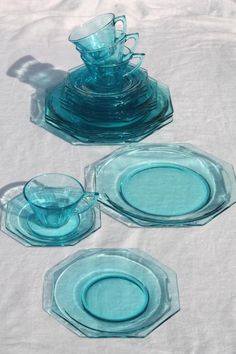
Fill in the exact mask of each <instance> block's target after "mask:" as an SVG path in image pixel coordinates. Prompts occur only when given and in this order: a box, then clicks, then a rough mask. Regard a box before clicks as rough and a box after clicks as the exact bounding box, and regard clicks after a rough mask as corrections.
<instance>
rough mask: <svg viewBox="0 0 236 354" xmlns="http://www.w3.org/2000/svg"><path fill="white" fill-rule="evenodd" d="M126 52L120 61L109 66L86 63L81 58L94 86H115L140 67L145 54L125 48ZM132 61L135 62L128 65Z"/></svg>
mask: <svg viewBox="0 0 236 354" xmlns="http://www.w3.org/2000/svg"><path fill="white" fill-rule="evenodd" d="M126 50H127V53H125V54H124V57H123V58H122V60H120V61H117V62H114V63H111V64H105V65H104V64H94V63H90V62H87V61H86V59H85V58H83V60H84V63H85V65H86V67H87V69H88V71H89V73H90V75H91V76H92V77H93V80H94V82H95V85H97V86H106V88H107V87H111V86H112V87H114V86H117V85H119V83H120V82H122V80H123V78H124V77H125V76H128V75H130V74H131V73H133V72H135V71H136V70H137V69H138V68H139V67H140V66H141V65H142V62H143V60H144V56H145V54H143V53H132V52H131V50H130V49H129V48H126ZM132 60H136V61H137V63H136V64H135V65H133V66H131V65H130V64H132Z"/></svg>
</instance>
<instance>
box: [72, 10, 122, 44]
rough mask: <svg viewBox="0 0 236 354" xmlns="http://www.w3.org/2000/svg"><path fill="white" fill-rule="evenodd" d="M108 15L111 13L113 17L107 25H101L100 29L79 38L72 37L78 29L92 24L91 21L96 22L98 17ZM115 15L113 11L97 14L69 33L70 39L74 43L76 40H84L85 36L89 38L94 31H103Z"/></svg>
mask: <svg viewBox="0 0 236 354" xmlns="http://www.w3.org/2000/svg"><path fill="white" fill-rule="evenodd" d="M107 15H111V17H112V18H111V19H110V21H109V22H107V23H106V24H105V25H103V26H101V27H100V28H99V29H98V30H96V31H93V32H91V33H89V34H87V35H86V36H83V37H79V38H77V39H73V38H72V37H73V33H74V32H75V31H76V30H78V29H81V28H82V27H83V26H87V25H88V24H90V23H92V22H96V19H97V18H98V17H103V16H107ZM115 17H116V16H115V14H114V13H113V12H107V13H105V14H101V15H98V16H95V17H93V18H91V20H89V21H86V22H85V23H83V24H82V25H80V26H77V27H75V28H74V29H73V30H72V32H71V33H70V35H69V37H68V40H69V41H70V42H72V43H73V42H75V41H80V40H82V39H85V38H87V37H89V36H91V35H93V34H94V33H96V32H99V31H101V30H102V29H103V28H105V27H106V26H107V25H109V24H110V23H111V22H112V21H113V20H114V18H115Z"/></svg>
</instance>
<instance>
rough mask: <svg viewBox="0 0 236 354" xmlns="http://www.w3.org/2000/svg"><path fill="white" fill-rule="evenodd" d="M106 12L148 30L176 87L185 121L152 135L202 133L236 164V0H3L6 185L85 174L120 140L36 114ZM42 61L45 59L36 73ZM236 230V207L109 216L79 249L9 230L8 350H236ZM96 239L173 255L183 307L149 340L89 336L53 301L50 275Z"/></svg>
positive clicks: (197, 139)
mask: <svg viewBox="0 0 236 354" xmlns="http://www.w3.org/2000/svg"><path fill="white" fill-rule="evenodd" d="M103 12H114V13H116V14H117V15H120V14H126V16H127V21H128V28H129V32H131V31H138V32H139V33H140V42H139V51H140V52H145V53H146V58H145V62H144V65H143V66H144V67H145V68H146V69H148V71H149V74H150V75H151V76H153V77H155V78H157V79H158V80H160V81H163V82H165V83H167V84H168V85H169V87H170V89H171V93H172V99H173V105H174V108H175V114H174V122H173V123H171V124H169V125H168V126H166V127H164V128H163V129H161V130H160V131H157V132H156V133H154V134H152V135H151V136H149V137H148V138H147V139H145V140H144V142H154V143H155V142H156V143H160V142H161V143H166V142H185V143H186V142H187V143H192V144H195V145H197V146H199V147H200V148H201V149H204V150H206V151H207V152H209V153H212V154H214V155H215V156H217V157H219V158H221V159H224V160H226V161H228V162H230V163H232V164H234V165H235V166H236V154H235V149H236V123H235V112H236V100H235V97H236V85H235V76H236V75H235V74H236V69H235V67H236V66H235V65H236V25H235V24H236V23H235V22H236V21H235V14H236V5H235V2H234V1H233V0H232V1H231V0H224V1H220V0H208V1H207V0H202V1H194V0H181V1H178V2H177V1H173V0H156V1H155V0H145V1H140V0H129V1H127V0H126V1H125V0H120V1H114V0H110V1H108V0H93V1H90V0H87V1H86V0H80V1H79V0H41V1H38V0H22V1H17V0H9V1H2V2H1V3H0V14H1V17H0V29H1V44H0V53H1V65H0V75H1V82H0V107H1V108H0V112H1V113H0V119H1V129H0V144H1V173H0V186H1V187H4V186H6V185H8V184H12V183H14V182H17V181H26V180H28V179H29V178H31V177H32V176H34V175H37V174H40V173H42V172H46V171H47V172H63V173H67V174H70V175H72V176H75V177H77V178H78V179H80V180H81V182H83V170H84V167H85V166H86V165H88V164H90V163H92V162H94V161H96V160H97V159H100V158H101V157H102V156H104V155H105V154H108V153H109V152H111V151H112V150H114V149H115V148H116V147H114V146H104V147H99V148H98V147H88V146H87V147H85V146H79V147H76V146H72V145H70V144H68V143H67V142H65V141H63V140H61V139H59V138H58V137H56V136H54V135H52V134H50V133H48V132H47V131H45V130H43V129H41V128H39V127H37V126H36V125H34V124H32V123H30V121H29V118H30V101H31V95H32V94H33V93H34V92H35V91H37V92H40V90H43V87H44V84H45V83H44V81H43V80H45V77H44V76H43V74H42V73H43V72H44V73H45V71H47V70H49V71H50V70H55V71H56V73H57V74H58V76H60V74H63V72H62V71H67V70H68V69H69V68H72V67H75V66H77V65H78V64H79V63H80V62H81V61H80V59H79V55H78V53H77V52H76V50H75V49H74V47H73V46H72V45H71V43H69V42H68V41H67V37H68V34H69V33H70V30H71V29H72V28H73V27H74V26H75V25H77V24H79V23H80V22H81V21H84V20H87V19H89V18H90V17H93V16H95V15H97V14H100V13H103ZM25 56H26V58H25ZM22 58H23V59H22ZM18 60H20V62H19V61H18ZM16 61H18V64H17V65H16V67H13V68H12V65H13V64H14V63H15V62H16ZM30 61H31V62H32V61H33V62H34V63H38V66H37V65H36V67H34V70H33V72H32V73H31V74H32V75H29V76H27V75H26V74H25V69H26V67H25V66H24V65H25V63H26V62H30ZM21 64H22V65H21ZM48 64H50V65H51V66H50V65H48ZM10 67H11V69H10V70H9V68H10ZM36 69H37V70H36ZM35 70H36V71H35ZM36 74H37V75H36ZM40 75H42V77H40ZM235 237H236V218H235V207H234V206H233V207H232V208H230V209H229V210H227V211H225V212H224V213H223V214H221V215H220V216H218V217H217V218H216V219H214V220H213V221H211V222H210V223H209V224H207V225H205V226H203V227H196V228H179V229H174V228H172V229H171V228H167V229H142V228H137V229H129V228H128V227H126V226H125V225H123V224H121V223H119V222H118V221H116V220H113V219H111V218H110V217H108V216H106V215H104V214H103V215H102V228H101V229H100V230H99V231H98V232H96V233H95V234H93V235H91V236H90V237H88V238H86V239H85V240H83V241H82V242H81V243H79V244H77V245H76V246H74V247H67V248H66V247H65V248H50V249H49V248H26V247H24V246H22V245H21V244H19V243H18V242H16V241H14V240H13V239H12V238H10V237H8V236H6V235H5V234H3V233H1V237H0V264H1V268H0V269H1V277H0V289H1V290H0V319H1V320H0V353H1V354H16V353H17V354H20V353H22V354H39V353H40V354H54V353H57V354H65V353H66V354H75V353H76V354H77V353H86V354H94V353H99V354H100V353H103V354H108V353H109V354H118V353H122V354H128V353H130V352H135V353H137V354H139V353H140V354H141V353H149V354H154V353H155V354H156V353H158V354H222V353H224V354H235V353H236V281H235V272H236V261H235V259H236V257H235V254H236V242H235ZM91 247H135V248H141V249H142V250H144V251H146V252H147V253H149V254H150V255H151V256H153V257H156V258H157V259H159V260H160V261H161V262H163V263H164V264H166V265H169V267H171V268H172V269H174V270H175V271H176V272H177V274H178V281H179V290H180V300H181V311H180V312H179V313H178V314H176V315H175V316H174V317H172V318H171V319H169V320H168V321H167V322H165V323H164V324H163V325H162V326H160V327H159V328H158V329H157V330H155V331H154V332H152V333H151V334H150V335H149V336H148V337H146V338H144V339H99V340H94V339H93V340H91V339H87V338H79V337H77V336H76V335H75V334H73V333H72V332H70V331H69V330H68V329H66V328H65V327H64V326H62V325H61V324H60V323H58V322H57V321H56V320H54V319H53V318H52V317H50V316H49V315H48V314H47V313H45V312H44V311H42V306H41V301H42V300H41V299H42V284H43V277H44V274H45V272H46V271H47V269H49V268H51V267H52V266H53V265H54V264H56V263H58V262H59V261H60V260H62V259H63V258H65V257H66V256H68V255H70V254H72V253H74V252H75V251H77V250H79V249H84V248H91Z"/></svg>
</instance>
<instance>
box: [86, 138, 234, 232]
mask: <svg viewBox="0 0 236 354" xmlns="http://www.w3.org/2000/svg"><path fill="white" fill-rule="evenodd" d="M86 183H87V188H89V189H90V190H96V191H97V192H99V195H100V197H99V200H100V202H101V204H102V205H103V209H104V211H106V212H107V213H108V214H110V215H112V216H114V217H116V218H117V219H118V220H120V221H123V222H125V223H127V224H129V225H130V226H133V225H136V224H138V225H140V226H190V225H201V224H204V223H206V222H207V221H209V220H210V219H212V218H213V217H214V216H216V215H217V214H219V213H220V212H222V211H223V210H225V209H226V208H227V207H229V206H230V205H231V204H233V203H234V202H235V200H236V198H235V196H236V194H235V178H234V171H233V168H232V166H231V165H229V164H227V163H226V162H223V161H219V160H218V159H216V158H213V157H212V156H210V155H208V154H206V153H203V152H201V151H200V150H198V149H197V148H195V147H193V146H191V145H185V144H182V145H180V144H143V145H142V144H136V145H130V146H128V147H126V148H123V149H119V150H117V151H115V152H113V153H112V154H111V155H109V156H108V157H105V158H104V159H101V160H100V161H97V162H95V163H94V164H92V165H91V166H90V167H88V169H87V177H86Z"/></svg>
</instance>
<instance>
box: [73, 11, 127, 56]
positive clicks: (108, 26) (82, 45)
mask: <svg viewBox="0 0 236 354" xmlns="http://www.w3.org/2000/svg"><path fill="white" fill-rule="evenodd" d="M117 22H121V23H122V26H123V28H122V32H126V17H125V16H124V15H122V16H115V15H114V14H113V13H106V14H102V15H99V16H96V17H94V18H93V19H92V20H90V21H88V22H85V23H84V24H82V25H81V26H79V27H77V28H75V29H74V30H73V31H72V33H71V34H70V36H69V41H70V42H72V43H74V44H75V46H76V48H78V49H81V50H97V49H101V48H103V47H110V46H112V45H114V43H115V40H116V37H117V35H116V23H117Z"/></svg>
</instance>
